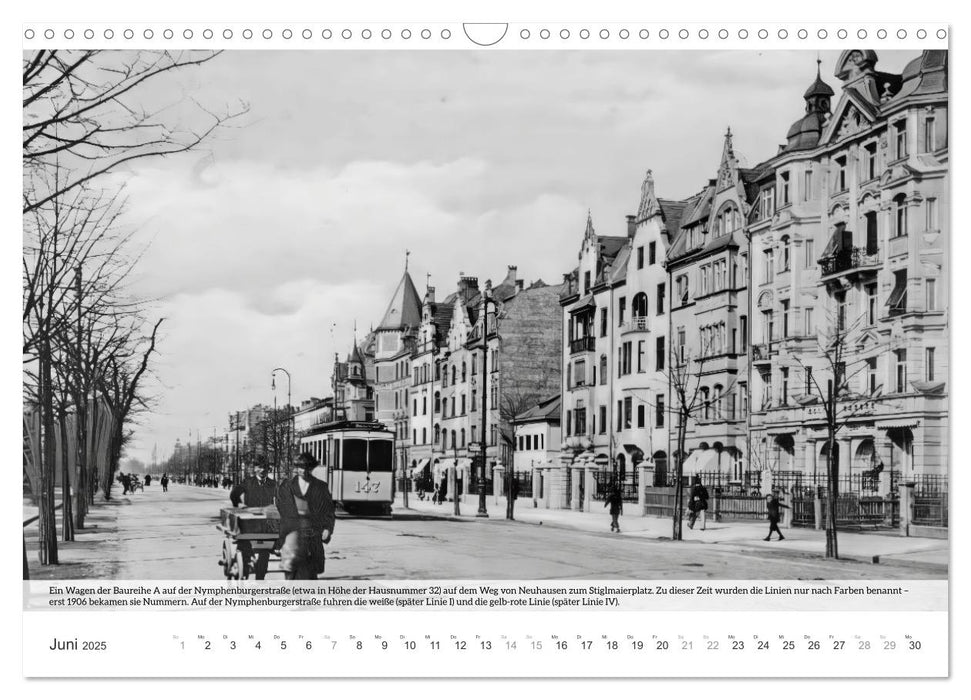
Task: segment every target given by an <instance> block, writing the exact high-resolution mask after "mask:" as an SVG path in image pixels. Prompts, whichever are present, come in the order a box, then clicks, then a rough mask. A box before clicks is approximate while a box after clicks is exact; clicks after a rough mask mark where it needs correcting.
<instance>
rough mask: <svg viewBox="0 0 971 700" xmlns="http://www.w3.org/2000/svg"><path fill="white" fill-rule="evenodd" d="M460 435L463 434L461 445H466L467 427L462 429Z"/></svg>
mask: <svg viewBox="0 0 971 700" xmlns="http://www.w3.org/2000/svg"><path fill="white" fill-rule="evenodd" d="M460 435H461V436H462V443H461V446H462V447H465V428H462V430H461V431H460Z"/></svg>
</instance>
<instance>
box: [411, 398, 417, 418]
mask: <svg viewBox="0 0 971 700" xmlns="http://www.w3.org/2000/svg"><path fill="white" fill-rule="evenodd" d="M412 404H413V405H412V407H411V415H413V416H417V415H418V399H412Z"/></svg>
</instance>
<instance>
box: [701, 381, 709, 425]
mask: <svg viewBox="0 0 971 700" xmlns="http://www.w3.org/2000/svg"><path fill="white" fill-rule="evenodd" d="M701 418H702V420H711V397H710V395H709V392H708V387H706V386H703V387H701Z"/></svg>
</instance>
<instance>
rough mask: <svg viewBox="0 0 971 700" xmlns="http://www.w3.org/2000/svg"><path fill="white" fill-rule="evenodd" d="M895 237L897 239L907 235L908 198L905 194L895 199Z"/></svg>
mask: <svg viewBox="0 0 971 700" xmlns="http://www.w3.org/2000/svg"><path fill="white" fill-rule="evenodd" d="M893 235H894V237H895V238H899V237H900V236H906V235H907V197H906V195H903V194H898V195H897V196H896V197H894V198H893Z"/></svg>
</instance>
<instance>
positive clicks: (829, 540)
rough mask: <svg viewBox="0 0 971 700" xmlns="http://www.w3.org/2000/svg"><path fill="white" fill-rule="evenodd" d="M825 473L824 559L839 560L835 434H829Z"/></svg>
mask: <svg viewBox="0 0 971 700" xmlns="http://www.w3.org/2000/svg"><path fill="white" fill-rule="evenodd" d="M826 472H827V487H828V491H829V494H828V495H829V503H828V507H827V509H826V510H827V511H828V513H827V515H828V517H827V518H826V558H827V559H839V546H838V544H837V541H836V512H837V510H836V502H837V500H838V499H839V450H838V449H837V447H836V432H835V431H834V430H832V429H831V430H830V433H829V469H827V470H826Z"/></svg>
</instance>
